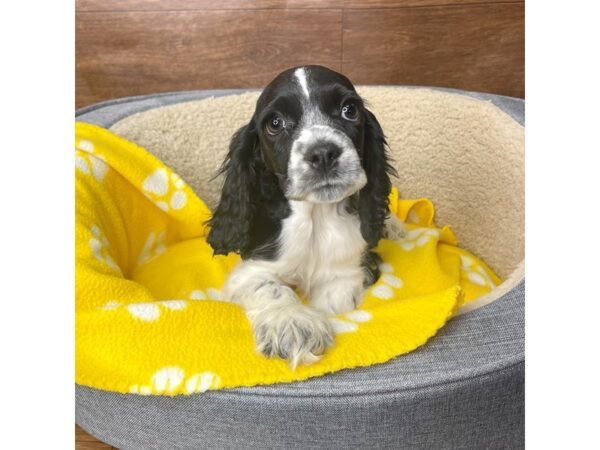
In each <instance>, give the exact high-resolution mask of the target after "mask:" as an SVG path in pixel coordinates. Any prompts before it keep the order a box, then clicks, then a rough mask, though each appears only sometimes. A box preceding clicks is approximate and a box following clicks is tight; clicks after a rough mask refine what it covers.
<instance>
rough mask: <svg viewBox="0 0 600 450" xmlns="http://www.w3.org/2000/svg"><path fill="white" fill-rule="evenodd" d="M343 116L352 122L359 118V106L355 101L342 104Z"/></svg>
mask: <svg viewBox="0 0 600 450" xmlns="http://www.w3.org/2000/svg"><path fill="white" fill-rule="evenodd" d="M342 117H343V118H344V119H346V120H349V121H351V122H355V121H356V120H358V108H357V107H356V105H355V104H354V103H346V104H344V106H342Z"/></svg>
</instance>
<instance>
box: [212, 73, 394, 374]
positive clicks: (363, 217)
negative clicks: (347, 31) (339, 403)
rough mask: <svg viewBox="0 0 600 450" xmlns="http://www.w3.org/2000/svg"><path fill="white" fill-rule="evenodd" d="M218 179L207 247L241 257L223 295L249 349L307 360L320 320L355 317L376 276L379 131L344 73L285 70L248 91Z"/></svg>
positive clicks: (325, 333)
mask: <svg viewBox="0 0 600 450" xmlns="http://www.w3.org/2000/svg"><path fill="white" fill-rule="evenodd" d="M221 172H222V173H224V175H225V183H224V186H223V192H222V195H221V200H220V203H219V205H218V207H217V209H216V211H215V212H214V215H213V216H212V218H211V220H210V226H211V229H210V233H209V235H208V242H209V243H210V245H211V246H212V248H213V249H214V253H215V254H227V253H229V252H238V253H240V254H241V256H242V259H243V261H242V262H241V263H240V264H239V265H238V266H237V267H236V268H235V269H234V270H233V271H232V273H231V274H230V276H229V277H228V279H227V281H226V283H225V286H224V288H223V298H225V299H228V300H230V301H232V302H235V303H238V304H240V305H242V306H243V307H244V308H245V309H246V311H247V315H248V317H249V319H250V321H251V322H252V327H253V331H254V337H255V340H256V346H257V350H258V351H259V352H261V353H263V354H264V355H266V356H279V357H281V358H284V359H288V360H289V361H290V363H291V365H292V367H295V366H296V365H297V364H299V363H304V364H307V363H311V362H314V361H316V360H317V359H318V358H319V355H321V354H322V353H323V352H324V351H325V350H326V348H327V347H329V346H330V345H331V344H332V343H333V330H332V327H331V325H330V323H329V322H328V320H327V316H331V315H336V314H340V313H345V312H348V311H351V310H353V309H355V308H356V307H357V306H358V305H359V303H360V301H361V298H362V295H363V292H364V290H365V288H366V287H368V286H369V285H371V284H372V283H374V282H375V281H376V280H377V278H378V277H379V269H378V265H379V262H380V258H379V256H378V255H376V254H375V253H374V252H372V251H371V250H370V249H372V248H373V247H375V246H376V245H377V242H378V241H379V239H380V238H381V237H382V232H383V229H384V222H385V220H386V217H388V214H389V208H388V195H389V193H390V189H391V182H390V174H392V173H394V169H393V168H392V167H391V166H390V164H389V163H388V158H387V154H386V141H385V137H384V135H383V131H382V129H381V127H380V125H379V123H378V122H377V119H375V116H374V115H373V114H372V113H371V112H370V111H369V110H367V109H366V108H365V105H364V102H363V100H362V99H361V97H360V96H359V95H358V94H357V93H356V90H355V89H354V86H353V85H352V83H351V82H350V81H349V80H348V78H346V77H345V76H343V75H341V74H339V73H337V72H334V71H333V70H330V69H327V68H325V67H321V66H304V67H297V68H293V69H289V70H286V71H285V72H283V73H281V74H280V75H278V76H277V77H276V78H275V79H274V80H273V81H272V82H271V83H270V84H269V85H268V86H267V87H266V88H265V90H264V91H263V92H262V94H261V95H260V97H259V99H258V101H257V104H256V110H255V112H254V115H253V116H252V119H251V120H250V122H249V123H248V124H247V125H246V126H244V127H242V128H241V129H239V130H238V131H237V132H236V133H235V135H234V136H233V139H232V141H231V145H230V148H229V153H228V155H227V158H226V159H225V162H224V163H223V167H222V169H221ZM296 291H297V292H300V294H301V295H304V296H305V297H306V300H307V301H308V303H309V305H310V306H306V305H304V304H303V303H302V302H301V300H300V298H299V297H298V295H297V294H296Z"/></svg>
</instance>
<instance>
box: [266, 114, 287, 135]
mask: <svg viewBox="0 0 600 450" xmlns="http://www.w3.org/2000/svg"><path fill="white" fill-rule="evenodd" d="M284 128H285V120H283V119H282V118H281V117H279V116H275V117H273V118H271V119H269V121H268V122H267V124H266V125H265V130H266V132H267V133H268V134H269V135H271V136H275V135H277V134H279V133H280V132H281V130H283V129H284Z"/></svg>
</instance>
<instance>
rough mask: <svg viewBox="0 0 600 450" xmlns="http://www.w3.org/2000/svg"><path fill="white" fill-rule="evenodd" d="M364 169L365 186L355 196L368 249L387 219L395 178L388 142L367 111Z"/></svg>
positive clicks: (379, 233) (377, 237)
mask: <svg viewBox="0 0 600 450" xmlns="http://www.w3.org/2000/svg"><path fill="white" fill-rule="evenodd" d="M362 161H363V168H364V170H365V172H366V174H367V184H366V185H365V187H363V188H362V189H361V190H360V192H359V194H358V215H359V217H360V231H361V233H362V235H363V238H364V239H365V241H367V244H368V245H369V248H371V247H375V246H376V245H377V243H378V242H379V239H380V238H381V235H382V232H383V226H384V222H385V219H386V217H387V216H388V215H389V198H388V196H389V194H390V190H391V189H392V182H391V180H390V175H394V176H397V173H396V170H395V169H394V168H393V167H392V166H391V165H390V163H389V162H388V155H387V142H386V140H385V136H384V134H383V130H382V129H381V126H380V125H379V122H377V119H376V118H375V116H374V115H373V113H371V112H370V111H368V110H367V111H366V122H365V138H364V144H363V157H362Z"/></svg>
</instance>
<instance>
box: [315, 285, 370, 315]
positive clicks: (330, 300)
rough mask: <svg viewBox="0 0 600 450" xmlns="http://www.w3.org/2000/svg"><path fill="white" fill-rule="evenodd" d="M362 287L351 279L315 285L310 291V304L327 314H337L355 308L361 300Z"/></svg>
mask: <svg viewBox="0 0 600 450" xmlns="http://www.w3.org/2000/svg"><path fill="white" fill-rule="evenodd" d="M363 293H364V288H363V286H362V283H361V284H356V283H353V282H352V280H345V281H339V282H332V283H328V284H325V285H321V286H317V287H316V288H314V289H313V290H312V291H311V293H310V304H311V306H313V307H314V308H315V309H318V310H319V311H322V312H323V313H324V314H325V315H327V316H337V315H338V314H344V313H347V312H350V311H352V310H354V309H356V308H357V307H358V306H359V305H360V304H361V302H362V297H363Z"/></svg>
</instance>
